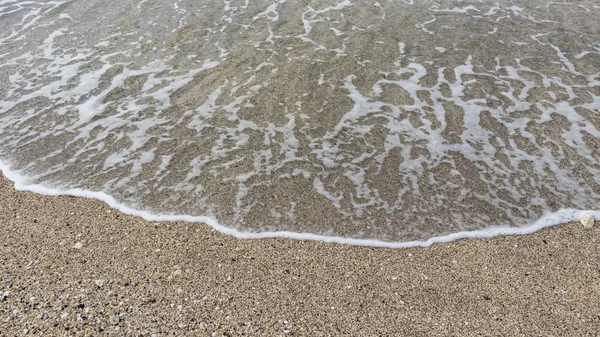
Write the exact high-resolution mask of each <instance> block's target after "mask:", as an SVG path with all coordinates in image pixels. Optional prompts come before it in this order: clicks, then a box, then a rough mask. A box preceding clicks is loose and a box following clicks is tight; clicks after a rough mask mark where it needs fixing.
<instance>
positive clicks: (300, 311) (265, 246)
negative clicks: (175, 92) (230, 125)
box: [0, 177, 600, 336]
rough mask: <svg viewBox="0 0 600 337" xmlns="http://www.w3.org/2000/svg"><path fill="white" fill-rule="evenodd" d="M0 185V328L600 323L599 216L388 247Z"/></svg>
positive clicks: (564, 332)
mask: <svg viewBox="0 0 600 337" xmlns="http://www.w3.org/2000/svg"><path fill="white" fill-rule="evenodd" d="M0 198H1V199H0V233H1V238H2V243H1V244H0V258H1V266H0V282H1V283H0V287H1V292H2V293H4V295H6V296H4V295H2V299H3V300H2V302H1V303H0V336H17V335H23V334H24V333H27V334H29V335H44V336H59V335H60V336H63V335H88V336H91V335H94V336H98V335H102V336H104V335H112V336H117V335H119V336H138V335H142V336H151V335H153V334H155V335H156V336H167V335H177V336H183V335H190V336H211V335H213V336H240V335H246V336H283V335H286V334H287V335H293V336H341V335H346V336H449V335H454V336H482V335H498V336H534V335H536V336H542V335H543V336H550V335H554V336H597V335H598V334H599V333H598V331H600V265H599V256H600V254H599V252H598V250H599V247H598V245H599V242H598V241H599V238H600V226H598V224H596V226H595V227H594V228H593V229H589V230H586V229H584V228H583V226H582V225H580V224H569V225H563V226H558V227H555V228H552V229H547V230H542V231H540V232H538V233H535V234H533V235H528V236H515V237H500V238H494V239H489V240H483V239H482V240H461V241H457V242H453V243H450V244H437V245H434V246H432V247H430V248H420V249H400V250H391V249H375V248H364V247H351V246H344V245H337V244H324V243H320V242H301V241H292V240H283V239H270V240H246V241H245V240H238V239H234V238H232V237H227V236H224V235H222V234H220V233H218V232H216V231H213V230H212V229H211V228H209V227H208V226H203V225H197V224H189V223H152V222H148V221H145V220H142V219H140V218H138V217H135V216H128V215H124V214H121V213H119V212H116V211H114V210H112V209H110V208H109V207H107V206H106V205H105V204H104V203H102V202H100V201H96V200H88V199H80V198H73V197H66V196H65V197H48V196H40V195H36V194H33V193H28V192H19V191H15V189H14V188H13V185H12V183H11V182H10V181H8V180H6V179H5V178H4V177H0ZM78 242H79V243H81V244H82V246H81V248H80V249H76V248H74V246H75V245H76V244H77V243H78ZM98 280H103V281H104V284H102V283H103V282H102V281H98ZM99 285H101V286H99ZM117 318H118V319H117Z"/></svg>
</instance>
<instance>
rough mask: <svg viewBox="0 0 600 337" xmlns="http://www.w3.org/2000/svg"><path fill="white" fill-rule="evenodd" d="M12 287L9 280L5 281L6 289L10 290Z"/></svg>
mask: <svg viewBox="0 0 600 337" xmlns="http://www.w3.org/2000/svg"><path fill="white" fill-rule="evenodd" d="M12 286H13V281H11V280H8V281H6V287H7V288H10V287H12Z"/></svg>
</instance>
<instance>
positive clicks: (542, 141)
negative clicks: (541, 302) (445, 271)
mask: <svg viewBox="0 0 600 337" xmlns="http://www.w3.org/2000/svg"><path fill="white" fill-rule="evenodd" d="M598 17H600V4H599V3H598V2H597V1H592V0H590V1H586V0H582V1H577V2H550V1H539V0H533V1H531V0H526V1H525V0H524V1H518V0H515V1H505V0H500V1H496V2H490V1H416V0H414V1H413V0H405V1H400V0H394V1H385V0H379V1H352V0H343V1H341V0H338V1H310V0H304V1H249V0H246V1H233V0H232V1H208V0H181V1H159V0H142V1H123V0H98V1H63V0H53V1H39V0H32V1H22V0H0V161H2V162H6V163H9V164H10V166H11V169H13V170H15V171H18V172H20V173H21V174H24V175H26V176H28V177H29V179H30V182H31V183H37V184H42V185H44V186H47V187H52V188H57V189H66V188H81V189H85V190H89V191H101V192H105V193H107V194H110V195H112V196H114V197H115V198H116V199H117V200H118V201H119V202H121V203H123V204H125V205H128V206H130V207H133V208H136V209H140V210H149V211H151V212H153V213H157V214H185V215H192V216H210V217H214V218H216V219H218V221H219V223H220V224H222V225H224V226H227V227H230V228H235V229H237V230H240V231H249V232H265V231H269V232H272V231H290V232H301V233H314V234H320V235H328V236H341V237H346V238H364V239H377V240H383V241H409V240H423V239H427V238H431V237H434V236H440V235H446V234H450V233H456V232H460V231H472V230H482V229H487V228H491V227H494V226H514V227H521V226H526V225H528V224H531V223H533V222H534V221H536V220H537V219H538V218H540V217H542V216H543V215H544V214H547V213H549V212H555V211H558V210H561V209H566V208H575V209H595V208H598V205H599V202H600V131H599V130H600V24H598Z"/></svg>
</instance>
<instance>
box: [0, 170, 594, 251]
mask: <svg viewBox="0 0 600 337" xmlns="http://www.w3.org/2000/svg"><path fill="white" fill-rule="evenodd" d="M0 174H2V175H3V176H4V177H5V178H7V179H8V180H10V181H11V182H12V183H13V184H14V186H15V188H16V189H17V190H19V191H24V192H32V193H37V194H40V195H45V196H71V197H80V198H87V199H93V200H98V201H101V202H103V203H105V204H106V205H107V206H108V207H110V208H112V209H114V210H116V211H118V212H121V213H123V214H127V215H132V216H138V217H141V218H143V219H144V220H146V221H150V222H178V221H181V222H188V223H195V224H201V225H207V226H209V227H211V228H212V229H214V230H216V231H218V232H220V233H222V234H224V235H229V236H232V237H234V238H236V239H242V240H248V239H250V240H260V239H274V238H281V239H291V240H299V241H318V242H327V243H335V244H343V245H351V246H359V247H360V246H364V247H375V248H391V249H406V248H419V247H429V246H431V245H433V244H436V243H449V242H452V241H456V240H462V239H483V238H494V237H497V236H512V235H528V234H532V233H535V232H537V231H540V230H542V229H544V228H549V227H553V226H557V225H562V224H568V223H571V222H579V221H580V220H581V219H582V218H583V217H584V216H586V215H592V216H594V218H596V219H599V218H600V210H578V209H561V210H558V211H556V212H552V213H547V214H545V215H543V216H542V217H541V218H539V219H538V220H536V221H534V222H533V223H531V224H529V225H526V226H522V227H509V226H502V227H490V228H486V229H481V230H474V231H460V232H455V233H450V234H445V235H441V236H434V237H431V238H429V239H427V240H415V241H400V242H395V241H382V240H377V239H355V238H346V237H341V236H326V235H319V234H312V233H298V232H288V231H277V232H258V233H252V232H242V231H239V230H237V229H235V228H231V227H227V226H224V225H221V224H220V223H219V222H218V220H217V219H216V218H213V217H209V216H192V215H177V214H174V215H171V214H155V213H152V212H149V211H145V210H137V209H134V208H131V207H129V206H126V205H123V204H122V203H120V202H118V201H117V200H116V199H115V198H114V197H113V196H111V195H109V194H106V193H104V192H93V191H88V190H83V189H79V188H76V189H68V190H58V189H52V188H48V187H46V186H43V185H38V184H28V183H27V182H26V181H27V178H26V177H24V176H22V175H21V174H20V173H18V172H16V171H13V170H11V169H10V167H9V165H7V164H6V163H3V162H2V161H0Z"/></svg>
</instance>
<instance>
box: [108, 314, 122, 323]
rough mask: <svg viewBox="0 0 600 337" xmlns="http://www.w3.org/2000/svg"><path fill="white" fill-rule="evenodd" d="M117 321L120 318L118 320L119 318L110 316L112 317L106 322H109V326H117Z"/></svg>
mask: <svg viewBox="0 0 600 337" xmlns="http://www.w3.org/2000/svg"><path fill="white" fill-rule="evenodd" d="M119 320H120V318H119V316H117V315H112V316H110V318H109V319H108V321H109V322H110V324H112V325H117V324H119Z"/></svg>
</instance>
